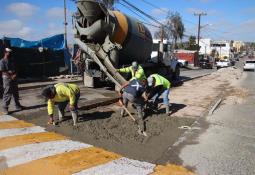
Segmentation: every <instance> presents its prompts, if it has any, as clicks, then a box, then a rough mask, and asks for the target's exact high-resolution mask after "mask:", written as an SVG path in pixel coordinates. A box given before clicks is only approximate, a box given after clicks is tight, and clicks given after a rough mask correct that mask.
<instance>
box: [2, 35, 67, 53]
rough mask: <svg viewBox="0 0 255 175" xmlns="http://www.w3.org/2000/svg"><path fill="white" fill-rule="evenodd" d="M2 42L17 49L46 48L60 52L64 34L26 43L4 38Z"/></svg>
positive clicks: (63, 42)
mask: <svg viewBox="0 0 255 175" xmlns="http://www.w3.org/2000/svg"><path fill="white" fill-rule="evenodd" d="M3 39H4V40H5V39H6V40H9V41H10V44H11V47H18V48H38V47H43V48H48V49H52V50H62V49H64V48H65V41H64V34H59V35H54V36H52V37H48V38H44V39H41V40H38V41H27V40H23V39H20V38H9V37H4V38H3Z"/></svg>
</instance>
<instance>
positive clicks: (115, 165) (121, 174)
mask: <svg viewBox="0 0 255 175" xmlns="http://www.w3.org/2000/svg"><path fill="white" fill-rule="evenodd" d="M155 166H156V165H154V164H151V163H148V162H141V161H137V160H132V159H128V158H125V157H123V158H120V159H117V160H113V161H111V162H109V163H106V164H102V165H98V166H96V167H92V168H89V169H86V170H83V171H81V172H78V173H75V174H73V175H108V174H113V175H136V174H137V175H146V174H150V173H152V172H153V168H154V167H155Z"/></svg>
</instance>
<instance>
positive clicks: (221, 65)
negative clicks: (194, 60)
mask: <svg viewBox="0 0 255 175" xmlns="http://www.w3.org/2000/svg"><path fill="white" fill-rule="evenodd" d="M229 66H231V63H230V61H229V60H227V59H224V60H220V61H218V62H216V67H217V69H220V68H224V67H229Z"/></svg>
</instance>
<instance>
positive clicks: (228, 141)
mask: <svg viewBox="0 0 255 175" xmlns="http://www.w3.org/2000/svg"><path fill="white" fill-rule="evenodd" d="M244 74H247V78H246V79H244V80H243V81H242V82H241V83H240V86H242V87H244V88H247V89H249V90H250V92H249V97H248V98H247V99H246V101H245V103H243V104H235V105H222V106H220V108H219V109H218V110H216V111H215V113H214V114H213V115H211V116H208V117H207V118H206V119H205V120H200V121H198V123H197V124H196V125H195V126H194V127H196V128H198V130H196V131H195V132H192V133H189V134H187V140H186V141H185V142H184V144H182V146H181V148H180V149H181V151H180V154H179V158H180V159H181V160H182V163H183V165H184V166H187V167H191V168H192V169H193V170H194V171H195V172H196V173H198V174H201V175H207V174H210V175H214V174H220V175H228V174H232V175H242V174H243V175H254V174H255V147H254V145H255V131H254V129H255V117H254V116H255V109H254V105H255V89H254V87H255V73H254V72H245V73H244Z"/></svg>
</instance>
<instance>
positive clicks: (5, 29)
mask: <svg viewBox="0 0 255 175" xmlns="http://www.w3.org/2000/svg"><path fill="white" fill-rule="evenodd" d="M120 1H121V0H120ZM128 1H129V2H130V3H132V4H134V5H135V6H137V7H138V8H140V9H141V10H143V11H144V12H146V13H148V14H150V15H151V16H153V17H154V18H156V19H157V20H158V21H161V22H164V20H165V18H166V15H167V13H166V12H167V11H170V12H178V13H179V14H180V15H181V17H182V20H183V23H184V26H185V34H186V35H188V36H190V35H195V36H196V35H197V25H198V16H194V13H199V12H205V13H206V14H207V15H206V16H202V17H201V26H202V28H201V38H212V39H215V40H240V41H245V42H255V0H128ZM146 2H149V3H150V4H148V3H146ZM151 4H152V5H151ZM0 7H1V10H0V37H2V36H8V37H20V38H22V39H26V40H39V39H42V38H44V37H49V36H52V35H55V34H59V33H63V32H64V24H63V22H64V12H63V11H64V10H63V0H40V1H39V0H23V1H18V0H0ZM114 7H115V8H116V9H118V10H120V11H122V12H124V13H125V14H127V15H129V16H133V17H136V18H138V19H140V20H142V21H145V22H148V23H152V24H154V25H158V24H156V23H154V22H153V21H151V20H149V19H147V18H146V17H144V18H141V17H140V16H137V15H136V14H135V13H133V12H132V11H130V10H129V9H127V8H126V7H124V6H123V5H122V4H120V3H117V4H115V6H114ZM75 11H76V7H75V3H74V2H73V1H71V0H67V17H68V42H72V39H73V34H72V17H71V16H72V14H73V13H74V12H75ZM148 28H149V29H150V31H151V32H152V33H154V32H155V31H156V30H158V28H156V27H153V26H151V25H148ZM184 40H185V38H184Z"/></svg>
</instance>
